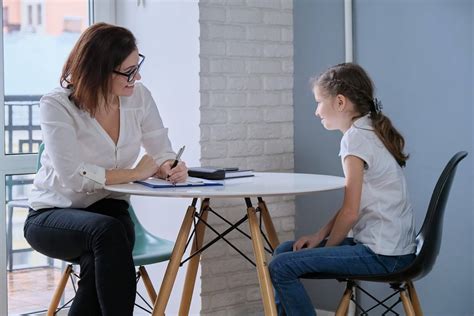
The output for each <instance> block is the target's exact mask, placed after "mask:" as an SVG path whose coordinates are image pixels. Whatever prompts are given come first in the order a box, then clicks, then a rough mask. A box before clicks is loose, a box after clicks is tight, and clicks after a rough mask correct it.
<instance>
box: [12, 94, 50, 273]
mask: <svg viewBox="0 0 474 316" xmlns="http://www.w3.org/2000/svg"><path fill="white" fill-rule="evenodd" d="M40 98H41V96H40V95H7V96H5V108H4V110H5V148H4V149H3V150H5V154H7V155H8V154H27V153H36V152H38V147H39V144H40V143H41V128H40V125H39V100H40ZM32 183H33V178H32V176H31V175H7V176H5V186H6V196H5V198H6V202H7V205H6V209H7V258H8V270H9V271H12V270H13V268H14V267H13V255H14V254H15V253H22V252H28V251H31V248H29V247H28V246H26V247H21V248H18V246H17V248H15V249H14V247H13V239H14V238H13V236H14V234H15V233H14V232H15V231H16V230H17V229H20V228H21V227H22V226H23V225H22V223H19V222H18V220H20V219H19V218H16V217H17V216H15V215H14V213H15V212H14V209H18V208H19V209H24V208H25V207H27V206H26V204H25V202H22V200H23V201H24V200H25V199H26V198H27V194H28V193H27V192H28V191H29V190H28V187H29V186H31V185H32ZM20 217H21V216H20ZM17 235H18V234H17ZM48 264H49V265H51V260H48ZM22 266H23V267H25V265H22ZM26 266H28V265H26Z"/></svg>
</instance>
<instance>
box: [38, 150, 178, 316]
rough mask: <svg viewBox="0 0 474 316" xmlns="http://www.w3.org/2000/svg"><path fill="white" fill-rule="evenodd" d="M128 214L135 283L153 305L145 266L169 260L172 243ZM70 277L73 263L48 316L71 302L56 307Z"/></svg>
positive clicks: (152, 289) (154, 295)
mask: <svg viewBox="0 0 474 316" xmlns="http://www.w3.org/2000/svg"><path fill="white" fill-rule="evenodd" d="M43 151H44V144H41V145H40V147H39V152H38V162H37V170H38V169H39V168H40V167H41V154H42V153H43ZM128 212H129V213H130V217H131V218H132V221H133V223H134V224H135V246H134V247H133V261H134V263H135V266H137V267H138V269H137V282H138V281H139V280H140V279H142V280H143V283H144V285H145V288H146V291H147V293H148V296H149V297H150V300H151V302H152V303H154V302H155V300H156V291H155V289H154V287H153V284H152V283H151V280H150V278H149V276H148V273H147V271H146V269H145V266H146V265H149V264H153V263H158V262H163V261H167V260H169V258H170V257H171V253H172V251H173V247H174V243H173V242H171V241H169V240H166V239H162V238H159V237H157V236H155V235H153V234H151V233H150V232H148V231H147V230H146V229H145V228H144V227H143V225H142V224H141V223H140V221H139V220H138V218H137V216H136V214H135V211H134V210H133V207H132V206H130V207H129V208H128ZM72 275H75V273H74V268H73V263H70V264H68V265H67V267H66V269H65V270H64V272H63V274H62V276H61V280H60V281H59V284H58V285H57V287H56V290H55V292H54V295H53V298H52V299H51V303H50V304H49V308H48V312H47V315H48V316H53V315H55V314H56V312H57V311H59V310H61V309H62V308H64V307H65V306H67V305H68V304H69V303H70V302H71V301H72V300H71V301H69V302H67V303H66V304H65V305H63V306H62V307H60V308H59V309H58V305H59V302H60V300H61V297H62V295H63V293H64V289H65V288H66V284H67V281H68V279H69V278H70V277H72ZM137 294H138V295H139V297H140V298H142V299H143V301H145V299H144V298H143V297H142V296H141V295H140V294H139V293H137ZM145 303H146V301H145ZM147 304H148V303H147ZM135 305H136V306H138V307H139V308H141V309H143V310H145V311H147V310H146V309H145V308H143V307H142V306H140V305H138V304H136V303H135ZM148 307H149V308H150V309H151V308H152V307H151V306H150V305H149V304H148Z"/></svg>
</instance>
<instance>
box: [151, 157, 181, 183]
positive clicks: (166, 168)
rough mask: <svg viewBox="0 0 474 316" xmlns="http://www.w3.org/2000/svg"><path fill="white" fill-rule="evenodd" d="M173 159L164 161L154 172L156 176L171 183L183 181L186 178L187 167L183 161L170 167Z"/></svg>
mask: <svg viewBox="0 0 474 316" xmlns="http://www.w3.org/2000/svg"><path fill="white" fill-rule="evenodd" d="M172 165H173V160H167V161H165V162H164V163H163V164H162V165H161V166H160V169H159V170H158V172H157V173H156V174H155V176H156V177H159V178H163V179H166V180H168V181H170V182H172V183H178V182H185V181H186V179H187V178H188V168H187V167H186V164H185V163H184V162H183V161H180V162H178V164H177V165H176V167H174V168H173V169H171V166H172Z"/></svg>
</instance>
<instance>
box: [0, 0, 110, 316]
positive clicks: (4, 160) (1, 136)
mask: <svg viewBox="0 0 474 316" xmlns="http://www.w3.org/2000/svg"><path fill="white" fill-rule="evenodd" d="M88 3H89V22H90V24H92V23H95V22H107V23H115V7H116V0H88ZM2 4H3V1H2ZM0 10H1V14H0V22H1V23H2V25H3V5H2V6H1V7H0ZM0 74H2V75H1V76H0V104H5V91H4V54H3V32H2V33H1V35H0ZM0 122H1V123H2V125H1V126H0V149H1V150H0V205H3V206H2V208H3V209H2V211H0V258H2V259H1V260H0V293H4V294H2V295H1V296H0V315H8V294H7V293H8V287H7V262H6V253H7V249H6V225H5V223H6V208H5V205H6V201H5V194H6V191H5V176H6V175H10V174H14V175H17V174H31V173H34V172H35V171H36V170H35V169H36V160H37V157H38V154H12V155H6V154H5V108H4V107H3V108H2V109H0Z"/></svg>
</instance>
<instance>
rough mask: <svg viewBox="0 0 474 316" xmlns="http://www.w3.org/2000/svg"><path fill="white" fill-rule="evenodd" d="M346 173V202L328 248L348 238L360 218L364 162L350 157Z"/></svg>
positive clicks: (333, 229) (347, 160)
mask: <svg viewBox="0 0 474 316" xmlns="http://www.w3.org/2000/svg"><path fill="white" fill-rule="evenodd" d="M344 173H345V176H346V185H345V192H344V201H343V204H342V207H341V209H340V210H339V212H338V213H337V214H336V217H335V221H334V224H333V226H332V229H331V231H330V233H329V238H328V241H327V243H326V247H330V246H337V245H339V244H340V243H341V242H342V241H343V240H344V238H346V236H347V234H348V233H349V231H350V230H351V229H352V227H353V226H354V225H355V223H356V222H357V219H358V217H359V207H360V198H361V194H362V183H363V178H364V161H363V160H362V159H360V158H359V157H356V156H352V155H348V156H347V157H345V159H344Z"/></svg>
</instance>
